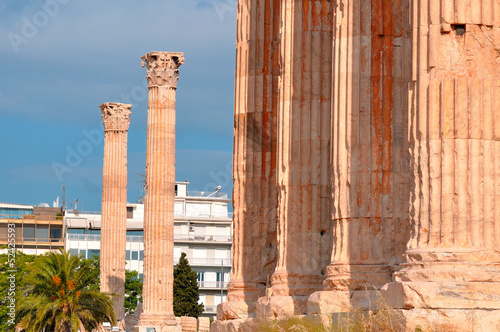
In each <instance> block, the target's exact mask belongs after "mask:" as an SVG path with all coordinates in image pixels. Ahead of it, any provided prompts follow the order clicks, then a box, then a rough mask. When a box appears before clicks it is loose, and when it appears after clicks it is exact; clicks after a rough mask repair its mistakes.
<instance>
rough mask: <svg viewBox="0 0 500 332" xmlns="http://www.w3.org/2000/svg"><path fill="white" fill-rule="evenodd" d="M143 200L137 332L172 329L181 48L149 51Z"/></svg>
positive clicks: (147, 56) (182, 60) (144, 57)
mask: <svg viewBox="0 0 500 332" xmlns="http://www.w3.org/2000/svg"><path fill="white" fill-rule="evenodd" d="M142 59H143V62H142V64H143V66H144V67H146V68H147V70H148V72H147V74H148V76H147V79H148V83H149V85H148V88H149V96H148V132H147V146H146V197H145V203H144V284H143V312H142V314H141V316H140V320H139V326H138V327H139V331H140V332H142V331H145V329H146V328H147V327H155V328H156V331H157V332H158V331H165V330H178V329H180V327H179V326H177V325H176V324H177V323H176V320H175V316H174V312H173V298H172V297H173V268H174V262H173V248H174V197H175V91H176V89H177V81H178V79H179V67H180V66H181V65H182V64H183V63H184V57H183V53H173V52H150V53H148V54H146V55H144V56H143V57H142Z"/></svg>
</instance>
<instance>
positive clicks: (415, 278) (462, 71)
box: [387, 0, 500, 331]
mask: <svg viewBox="0 0 500 332" xmlns="http://www.w3.org/2000/svg"><path fill="white" fill-rule="evenodd" d="M411 17H412V25H413V45H414V47H413V52H412V63H413V82H412V84H411V85H410V110H409V114H410V122H409V125H410V132H409V134H410V135H409V139H410V154H411V164H410V166H411V185H412V187H411V191H412V196H411V200H410V220H411V224H412V232H411V235H412V236H411V239H410V241H408V245H407V251H406V255H405V264H404V265H403V267H404V269H403V270H401V271H399V272H396V273H395V274H394V278H395V281H396V283H394V284H390V285H388V287H387V288H388V290H389V294H390V296H389V298H390V299H391V300H393V301H394V302H393V305H394V306H395V307H397V308H427V309H436V310H440V311H442V312H443V313H442V316H443V317H444V316H445V315H447V316H448V317H449V318H450V320H452V321H453V319H454V318H453V317H460V318H459V319H460V321H461V322H463V324H462V323H461V327H462V328H464V329H466V330H472V329H471V328H470V325H466V324H468V323H467V322H469V323H470V320H469V318H470V317H472V316H474V315H479V316H480V315H482V314H483V313H486V312H488V313H489V314H492V313H493V311H491V312H490V311H485V312H482V311H481V309H488V310H491V309H500V302H499V301H498V294H499V292H500V283H499V281H500V278H499V277H498V262H499V261H500V254H499V249H500V97H499V96H500V65H499V60H498V59H499V53H498V50H499V49H500V38H499V36H500V4H499V3H498V1H491V0H477V1H471V2H468V1H459V0H455V1H452V0H450V1H434V0H425V1H420V2H419V6H414V8H413V12H412V14H411ZM427 309H421V310H420V311H419V310H414V311H413V313H412V315H418V314H419V313H420V314H423V315H427V314H428V312H427ZM457 310H458V311H457ZM464 310H465V311H464ZM497 315H498V312H497ZM479 316H477V317H479ZM496 321H497V322H498V319H497V320H496ZM496 328H498V325H497V326H496ZM478 330H483V331H486V330H488V329H486V328H483V329H481V328H479V329H478Z"/></svg>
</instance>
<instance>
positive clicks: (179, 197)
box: [64, 182, 232, 317]
mask: <svg viewBox="0 0 500 332" xmlns="http://www.w3.org/2000/svg"><path fill="white" fill-rule="evenodd" d="M188 185H189V182H176V196H175V205H174V263H177V262H178V260H179V258H180V256H181V253H182V252H185V253H186V255H187V259H188V260H189V263H190V265H191V267H192V268H193V270H195V271H196V272H197V273H198V284H199V288H200V302H202V303H203V304H204V306H205V313H204V316H208V317H215V315H216V310H217V305H218V304H219V303H221V302H223V301H225V298H226V288H227V283H228V281H229V276H230V271H231V265H232V264H231V257H232V255H231V246H232V216H231V215H230V213H229V212H228V203H229V202H230V200H229V199H228V198H227V195H226V194H224V193H221V192H220V187H218V188H215V190H214V191H213V192H209V193H205V192H192V191H188ZM64 223H65V248H66V250H70V253H71V254H73V255H82V256H84V257H87V258H90V257H92V256H100V229H101V215H100V213H98V212H78V211H66V213H65V216H64ZM143 234H144V204H142V203H128V204H127V243H126V268H127V269H128V270H135V271H138V273H139V276H140V277H142V274H143V261H144V243H143Z"/></svg>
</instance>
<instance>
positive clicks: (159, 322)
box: [134, 314, 182, 332]
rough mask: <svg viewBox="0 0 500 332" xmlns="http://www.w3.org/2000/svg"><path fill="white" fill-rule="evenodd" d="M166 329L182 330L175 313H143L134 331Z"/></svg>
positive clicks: (162, 331)
mask: <svg viewBox="0 0 500 332" xmlns="http://www.w3.org/2000/svg"><path fill="white" fill-rule="evenodd" d="M166 331H179V332H181V331H182V327H181V326H180V325H179V324H178V323H177V320H176V318H175V316H174V315H164V314H146V315H144V314H141V316H140V319H139V323H138V325H137V326H135V327H134V332H166Z"/></svg>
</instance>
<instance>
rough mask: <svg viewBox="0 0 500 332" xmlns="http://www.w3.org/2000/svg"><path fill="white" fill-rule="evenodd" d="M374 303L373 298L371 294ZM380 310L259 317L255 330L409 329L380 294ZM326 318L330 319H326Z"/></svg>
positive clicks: (445, 331) (441, 331)
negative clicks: (273, 317)
mask: <svg viewBox="0 0 500 332" xmlns="http://www.w3.org/2000/svg"><path fill="white" fill-rule="evenodd" d="M367 300H368V302H369V303H370V306H372V304H371V303H372V302H371V301H372V298H370V297H369V296H368V297H367ZM373 304H374V306H375V307H376V310H363V309H360V308H355V309H351V311H349V312H344V313H339V314H336V315H331V316H330V317H329V318H327V316H324V317H323V319H322V318H321V316H319V315H318V316H292V317H286V318H283V319H279V320H277V319H275V320H272V319H262V318H261V319H259V318H257V319H255V322H254V324H253V325H254V327H255V328H254V330H255V331H259V332H285V331H297V332H299V331H300V332H309V331H311V332H313V331H314V332H405V331H408V330H407V329H406V327H405V319H404V317H403V315H402V313H401V312H400V311H398V310H395V309H394V308H392V307H391V306H390V305H389V304H388V303H387V302H386V301H385V300H384V298H383V297H382V296H381V295H380V294H378V296H377V299H376V300H375V302H374V303H373ZM325 319H326V321H325ZM458 331H461V330H459V329H457V327H455V326H448V325H443V324H434V325H432V326H431V327H428V328H422V327H420V326H417V327H416V328H415V329H414V332H458Z"/></svg>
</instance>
